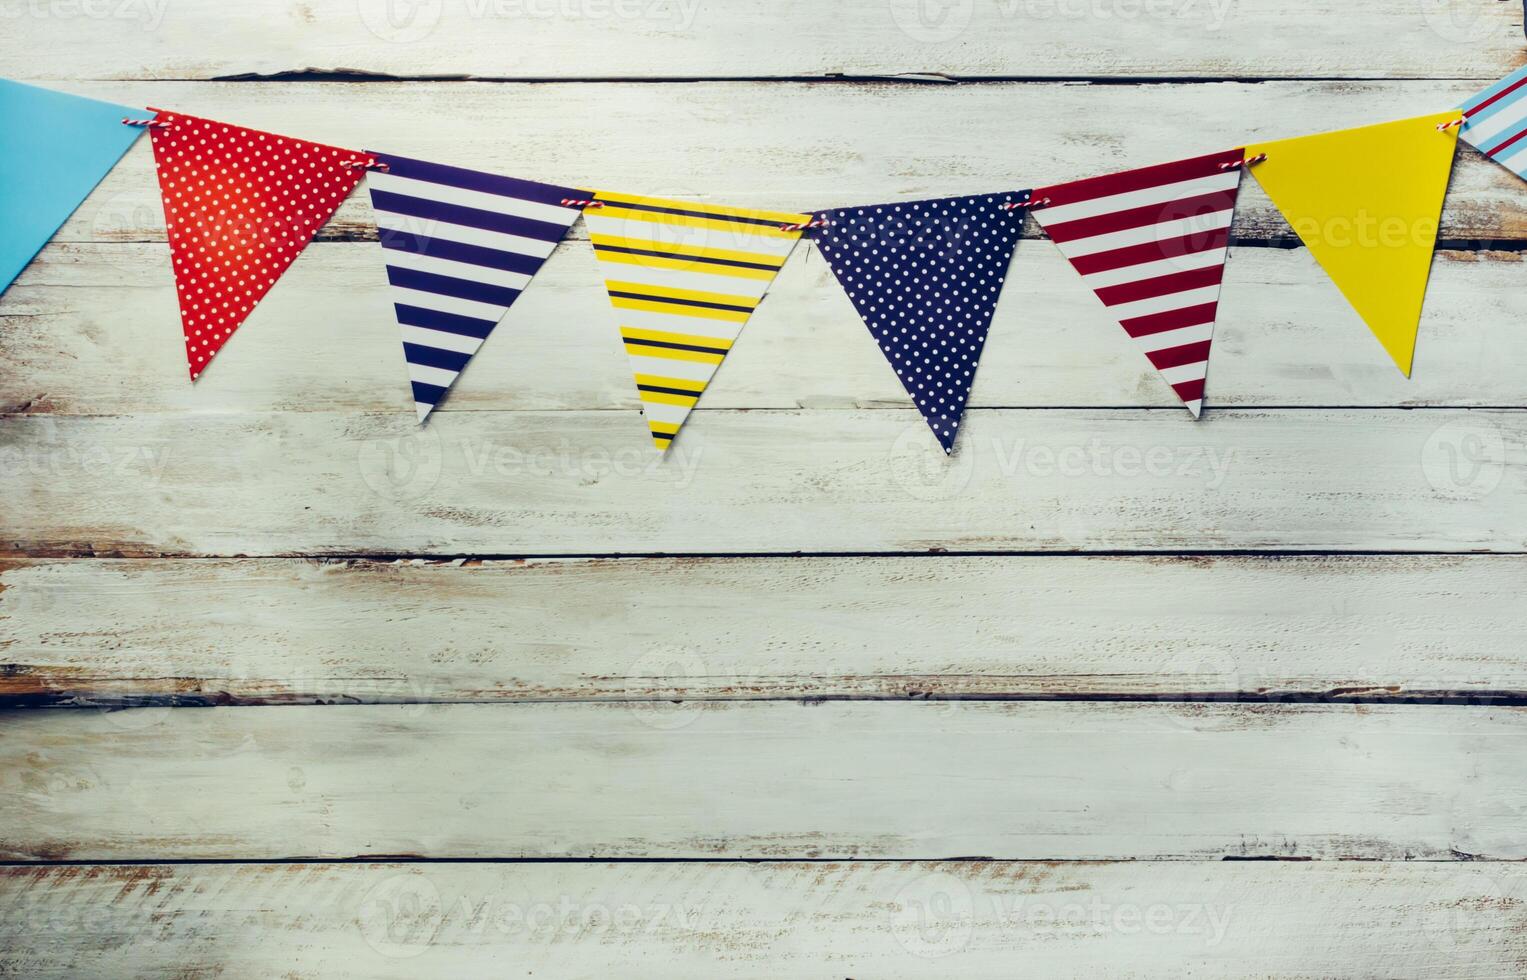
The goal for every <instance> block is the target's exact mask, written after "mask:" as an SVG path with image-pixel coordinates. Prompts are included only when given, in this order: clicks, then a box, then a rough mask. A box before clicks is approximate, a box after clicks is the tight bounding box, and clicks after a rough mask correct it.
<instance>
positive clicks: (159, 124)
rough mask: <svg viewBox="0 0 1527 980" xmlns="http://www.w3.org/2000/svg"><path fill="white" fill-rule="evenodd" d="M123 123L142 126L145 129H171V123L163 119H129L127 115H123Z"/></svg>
mask: <svg viewBox="0 0 1527 980" xmlns="http://www.w3.org/2000/svg"><path fill="white" fill-rule="evenodd" d="M122 125H124V126H142V127H143V128H144V129H169V128H170V124H169V123H167V122H165V121H163V120H162V119H129V118H127V117H126V116H123V117H122Z"/></svg>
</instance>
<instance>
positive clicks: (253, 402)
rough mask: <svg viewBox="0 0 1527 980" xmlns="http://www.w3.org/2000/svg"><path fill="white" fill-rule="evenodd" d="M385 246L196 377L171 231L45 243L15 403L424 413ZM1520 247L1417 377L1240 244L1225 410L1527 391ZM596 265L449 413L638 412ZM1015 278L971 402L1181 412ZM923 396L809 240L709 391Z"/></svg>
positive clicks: (1037, 283) (289, 292)
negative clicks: (123, 240)
mask: <svg viewBox="0 0 1527 980" xmlns="http://www.w3.org/2000/svg"><path fill="white" fill-rule="evenodd" d="M379 251H380V250H379V249H378V247H377V246H376V245H374V244H371V243H367V242H354V243H342V244H341V243H334V244H327V245H323V246H315V247H313V248H310V249H308V251H307V253H306V254H305V255H303V256H302V258H301V259H299V260H298V262H297V263H296V264H295V265H294V266H293V267H292V269H291V270H290V271H289V272H288V273H287V274H286V276H285V277H284V278H283V279H282V282H281V285H280V287H279V288H277V289H275V290H273V291H272V292H271V294H270V295H269V297H268V298H267V299H266V300H265V301H264V302H262V303H261V305H260V306H259V307H258V308H257V309H256V311H255V313H254V314H253V315H252V316H251V317H250V318H249V320H248V322H247V323H246V324H245V326H244V327H243V329H241V330H240V331H239V332H238V333H237V334H236V335H235V336H234V337H233V339H232V340H231V341H230V342H229V344H228V349H227V350H225V351H224V352H223V354H222V355H220V357H219V360H218V361H217V362H216V364H215V365H214V366H213V368H212V369H211V370H210V371H208V372H207V374H206V375H205V376H204V377H203V378H202V379H201V380H200V381H199V382H197V384H195V385H192V384H190V383H189V382H188V381H187V380H186V374H185V355H184V346H183V341H182V337H181V329H180V326H179V322H178V313H177V307H176V301H175V291H174V284H173V281H172V278H171V276H170V271H169V268H168V265H169V257H168V255H167V254H166V253H165V250H164V247H163V246H162V245H145V244H129V245H100V244H95V245H62V246H54V247H50V248H48V249H47V250H45V251H44V253H43V255H42V257H41V258H40V259H39V260H38V261H37V262H35V263H33V265H32V267H31V268H30V269H29V270H28V271H27V273H26V274H25V275H24V276H23V277H22V279H21V280H20V281H19V282H18V284H17V285H15V286H12V287H11V289H10V290H9V291H8V292H7V293H6V294H5V298H4V299H3V300H0V407H4V408H6V409H9V410H10V411H13V412H27V413H49V414H84V415H118V414H130V413H142V412H173V413H181V412H187V411H197V410H216V411H232V410H240V411H254V412H264V411H291V412H309V411H325V412H398V411H407V410H409V408H410V407H411V401H410V398H411V395H410V393H409V388H408V384H407V375H406V371H405V366H404V364H403V354H402V346H401V344H400V343H399V342H398V330H397V327H396V325H395V323H394V318H393V313H392V307H391V299H390V297H389V296H388V295H387V292H386V290H387V288H388V287H387V285H386V281H385V279H384V278H383V269H382V262H381V259H380V257H379V255H378V254H377V253H378V252H379ZM1522 254H1523V253H1520V252H1510V253H1502V252H1486V253H1480V252H1443V253H1440V255H1439V257H1438V259H1437V262H1436V268H1435V269H1434V271H1433V274H1432V281H1431V287H1430V291H1429V294H1428V302H1427V311H1426V316H1425V317H1424V319H1423V320H1422V324H1421V340H1420V353H1419V355H1418V358H1417V366H1416V370H1415V374H1414V377H1413V378H1411V379H1407V378H1405V377H1404V376H1403V375H1401V374H1400V372H1399V371H1397V370H1395V368H1394V366H1393V364H1392V363H1391V361H1390V360H1389V357H1388V355H1387V354H1386V353H1384V351H1383V348H1382V347H1380V346H1379V343H1378V341H1377V340H1376V339H1375V338H1374V337H1373V334H1372V332H1371V331H1370V330H1369V329H1368V327H1367V326H1366V325H1365V324H1364V323H1363V322H1362V321H1361V320H1360V319H1359V318H1358V316H1357V314H1356V313H1354V312H1353V311H1352V309H1351V307H1350V306H1348V304H1347V302H1346V301H1345V300H1344V299H1343V298H1342V296H1341V294H1340V293H1339V292H1338V291H1337V290H1336V288H1335V286H1333V285H1332V284H1331V282H1330V280H1329V279H1327V278H1326V276H1325V274H1324V273H1323V272H1321V271H1320V269H1319V268H1318V267H1317V266H1316V264H1315V263H1314V261H1313V260H1312V259H1311V258H1310V256H1309V254H1308V253H1307V252H1305V251H1304V250H1302V249H1297V250H1283V249H1267V248H1243V249H1239V250H1237V251H1236V252H1235V254H1234V256H1233V257H1232V259H1231V261H1230V263H1229V265H1228V267H1227V270H1226V282H1225V289H1224V294H1223V300H1222V302H1221V304H1220V319H1219V324H1218V326H1217V328H1216V330H1215V347H1214V363H1213V370H1212V371H1211V372H1210V378H1209V411H1210V412H1213V411H1215V410H1216V408H1229V407H1233V406H1245V407H1255V406H1258V405H1265V406H1321V407H1326V406H1337V405H1354V406H1440V405H1449V406H1467V405H1477V406H1499V405H1522V404H1527V330H1522V329H1521V328H1520V324H1521V323H1522V321H1523V319H1524V317H1527V298H1524V296H1523V292H1522V289H1521V279H1522V264H1521V262H1520V261H1519V260H1520V258H1521V255H1522ZM595 263H596V260H595V259H594V257H593V254H592V250H591V249H590V248H589V246H588V244H587V243H586V242H573V243H568V244H567V245H566V246H564V247H563V248H562V249H561V250H560V252H559V253H558V254H557V256H556V257H555V258H554V259H553V260H552V261H551V262H549V263H548V264H547V266H546V267H545V269H544V270H543V271H542V272H541V273H540V275H539V276H537V278H536V281H535V284H534V286H533V287H532V288H531V289H530V290H528V291H527V292H526V293H525V295H524V296H523V298H521V299H520V300H519V301H518V302H517V303H516V304H515V306H514V307H513V308H512V309H511V310H510V312H509V314H508V316H507V317H506V318H505V320H504V322H503V324H502V325H501V326H500V327H499V328H498V330H497V331H496V332H495V334H494V336H493V337H492V338H491V339H490V341H489V343H488V345H487V346H486V348H485V349H484V350H483V351H482V352H481V354H480V355H479V356H478V357H476V358H474V359H473V362H472V363H471V364H470V365H469V366H468V369H467V371H466V373H465V374H464V375H463V377H462V378H461V380H460V381H459V382H458V383H457V385H456V386H455V387H454V388H453V389H452V391H451V395H450V397H449V398H447V399H446V401H445V402H444V403H443V404H442V406H441V408H440V409H439V411H441V412H463V411H483V410H495V411H497V410H543V411H544V410H587V409H595V410H617V411H626V412H634V411H635V410H636V409H637V407H638V402H637V400H636V389H635V386H634V384H633V383H632V381H631V372H630V368H629V364H628V362H627V359H626V356H625V353H624V351H623V350H622V349H621V347H620V343H619V338H618V335H617V333H616V330H615V326H614V324H615V320H614V319H613V317H612V314H611V310H610V306H609V300H608V299H607V298H606V296H605V290H604V288H603V285H602V280H601V279H600V277H599V273H598V270H597V269H596V268H595ZM1007 290H1008V291H1007V293H1006V295H1005V297H1004V299H1003V300H1002V302H1001V303H999V304H998V307H997V313H996V318H995V320H994V321H993V325H992V333H991V340H990V343H989V344H988V345H987V347H986V349H985V351H984V352H983V355H982V359H981V368H980V371H979V373H978V374H977V377H976V384H975V388H974V390H973V391H972V394H971V402H970V404H971V406H972V407H975V408H993V407H1068V406H1078V405H1085V406H1093V407H1111V408H1118V407H1154V408H1176V407H1177V406H1178V405H1180V403H1179V402H1178V401H1177V398H1176V396H1175V395H1173V394H1172V391H1171V389H1170V388H1169V387H1167V385H1166V383H1165V382H1163V381H1162V380H1161V378H1160V375H1159V374H1158V373H1157V372H1156V370H1155V368H1153V367H1152V366H1151V364H1150V362H1149V361H1147V360H1146V359H1145V358H1144V357H1142V356H1141V355H1140V352H1139V351H1138V350H1137V349H1136V348H1135V346H1134V345H1133V344H1132V343H1131V342H1130V341H1129V338H1128V337H1126V336H1125V334H1124V332H1123V331H1122V330H1120V329H1119V326H1118V324H1117V322H1115V321H1112V320H1110V319H1109V318H1108V314H1107V312H1106V311H1105V309H1104V307H1103V305H1102V304H1101V303H1099V302H1098V301H1097V299H1096V298H1095V297H1094V296H1093V295H1092V293H1091V292H1090V291H1089V290H1087V289H1086V288H1085V287H1084V286H1083V285H1082V284H1081V282H1080V280H1079V278H1078V277H1077V276H1076V274H1075V273H1074V272H1073V271H1072V270H1071V268H1070V267H1069V265H1068V264H1067V263H1066V261H1065V259H1064V258H1063V257H1061V256H1060V255H1059V254H1058V252H1057V251H1056V250H1055V249H1054V248H1053V247H1052V246H1051V245H1050V244H1049V243H1048V242H1025V243H1023V244H1021V245H1020V246H1019V248H1018V254H1017V259H1016V261H1015V262H1014V265H1013V267H1012V271H1011V274H1010V275H1009V279H1008V286H1007ZM299 351H300V355H297V354H294V352H299ZM910 404H911V402H910V399H909V398H908V397H907V395H906V392H905V389H904V388H903V387H902V385H901V382H900V381H899V380H898V379H897V377H896V375H895V373H894V372H892V371H891V369H890V366H889V364H888V363H887V362H886V360H885V358H884V357H883V356H882V355H881V353H880V351H879V350H878V348H876V346H875V344H874V342H873V340H872V339H871V337H870V336H869V334H868V332H867V331H866V330H865V329H864V327H863V325H862V323H861V322H860V320H859V318H858V315H857V314H856V313H855V312H854V310H853V307H852V306H851V305H850V304H849V301H848V298H847V296H846V295H845V294H844V293H843V290H842V289H841V288H840V287H839V286H838V283H837V281H836V280H835V279H834V278H833V276H832V274H831V272H830V271H829V270H828V268H827V265H826V263H825V262H824V261H823V260H822V257H821V255H820V254H817V253H815V251H813V252H812V253H810V254H806V253H804V252H800V253H797V254H796V256H795V257H794V258H793V260H792V261H791V262H790V263H789V264H788V265H787V266H786V268H785V270H784V271H783V272H782V273H781V274H780V276H779V277H778V279H777V280H776V282H775V284H774V287H773V289H772V290H771V291H770V293H769V295H768V298H767V299H766V300H765V302H764V303H763V305H762V306H761V307H760V308H759V310H758V312H757V313H756V314H755V316H754V317H753V319H752V322H751V323H749V325H748V328H747V330H746V332H745V334H744V336H743V340H742V341H741V342H740V343H739V344H738V346H737V349H736V350H735V352H734V353H733V354H732V355H731V356H729V357H728V358H727V360H726V363H725V364H724V365H723V366H722V370H721V373H720V375H719V377H718V379H717V381H716V383H715V384H713V385H712V386H711V387H710V389H709V390H707V391H706V393H705V399H704V401H703V402H702V407H704V408H707V409H720V408H774V409H781V408H784V409H793V408H809V409H841V408H869V409H878V408H906V407H908V406H910ZM1178 411H1180V409H1178ZM1185 420H1186V417H1185Z"/></svg>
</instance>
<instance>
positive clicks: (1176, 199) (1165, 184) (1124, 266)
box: [1033, 149, 1245, 417]
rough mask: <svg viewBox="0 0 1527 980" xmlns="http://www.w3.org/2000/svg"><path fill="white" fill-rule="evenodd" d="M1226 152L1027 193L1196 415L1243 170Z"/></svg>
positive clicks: (1238, 153)
mask: <svg viewBox="0 0 1527 980" xmlns="http://www.w3.org/2000/svg"><path fill="white" fill-rule="evenodd" d="M1244 154H1245V151H1244V150H1240V149H1237V150H1227V151H1225V152H1223V153H1214V154H1210V155H1207V156H1201V157H1194V158H1192V159H1188V160H1178V161H1175V162H1172V163H1165V164H1159V165H1157V166H1152V167H1142V168H1140V169H1137V170H1128V171H1125V172H1123V173H1117V174H1108V175H1106V176H1102V177H1092V178H1088V179H1086V180H1078V181H1072V182H1070V183H1067V184H1058V185H1055V186H1053V187H1044V188H1039V189H1037V190H1035V191H1034V195H1033V196H1034V199H1035V200H1044V199H1046V198H1048V203H1047V204H1045V206H1043V207H1040V208H1037V209H1036V210H1035V211H1034V212H1033V214H1034V218H1035V220H1037V221H1038V222H1039V224H1040V226H1041V227H1042V228H1044V230H1045V232H1046V233H1047V234H1048V235H1049V236H1050V238H1051V240H1053V241H1054V242H1055V245H1056V247H1057V248H1059V249H1060V250H1061V254H1063V255H1065V256H1066V258H1067V259H1069V260H1070V261H1071V264H1072V266H1073V267H1075V269H1076V271H1077V272H1078V273H1080V274H1081V276H1082V281H1083V282H1085V283H1087V285H1089V286H1091V287H1092V289H1093V291H1094V292H1095V293H1096V294H1097V297H1098V299H1100V300H1102V301H1103V305H1105V306H1106V307H1108V310H1109V312H1110V313H1112V314H1113V315H1114V317H1115V318H1117V319H1118V321H1119V325H1120V326H1122V327H1123V328H1124V332H1125V333H1127V334H1128V335H1129V336H1130V337H1131V338H1132V339H1133V340H1134V341H1135V343H1136V345H1138V346H1139V348H1140V349H1141V351H1142V352H1143V353H1144V354H1145V356H1146V358H1147V359H1148V360H1149V361H1150V362H1151V364H1152V365H1154V366H1155V368H1156V369H1157V371H1159V372H1160V373H1161V375H1162V377H1163V378H1165V379H1166V381H1167V383H1168V384H1169V385H1171V386H1172V390H1173V391H1175V392H1176V393H1177V397H1178V398H1181V399H1182V402H1183V404H1184V405H1185V406H1187V409H1188V411H1190V412H1192V413H1193V415H1194V417H1197V416H1198V415H1199V413H1200V412H1201V411H1202V409H1203V397H1204V382H1205V379H1206V377H1207V376H1208V372H1209V349H1210V345H1211V343H1212V342H1213V339H1214V318H1215V313H1216V310H1217V308H1218V305H1219V290H1220V282H1221V280H1222V279H1223V277H1224V272H1225V259H1226V257H1227V255H1228V243H1229V239H1230V224H1231V221H1232V219H1233V218H1234V216H1235V201H1236V195H1237V193H1238V192H1239V190H1240V180H1241V171H1242V169H1243V168H1241V167H1236V166H1227V165H1228V164H1232V163H1234V162H1235V161H1238V160H1240V159H1241V158H1242V157H1243V156H1244Z"/></svg>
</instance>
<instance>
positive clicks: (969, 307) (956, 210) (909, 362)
mask: <svg viewBox="0 0 1527 980" xmlns="http://www.w3.org/2000/svg"><path fill="white" fill-rule="evenodd" d="M1028 193H1029V192H1028V191H1016V192H1014V193H1011V194H979V195H976V196H974V197H946V198H940V199H937V200H931V201H909V202H907V203H904V204H878V205H873V206H869V207H855V208H837V209H834V210H830V211H819V212H817V214H816V215H815V216H814V217H813V218H812V224H813V225H818V224H819V223H820V227H817V228H816V229H815V230H814V232H813V237H815V238H816V240H817V243H818V244H819V245H820V246H821V248H822V255H823V257H824V258H826V260H827V265H828V267H829V268H831V269H832V272H833V275H835V276H837V278H838V282H839V284H840V285H842V287H843V291H844V292H846V293H847V294H848V298H849V300H850V301H851V302H852V303H853V304H854V309H855V310H857V311H858V312H859V317H860V319H862V320H863V321H864V325H865V326H866V327H868V328H869V331H870V334H871V336H873V337H874V338H875V342H876V343H877V344H879V345H880V350H881V352H882V353H884V354H885V356H886V359H887V360H888V361H890V362H891V367H892V368H893V369H895V371H896V376H897V377H898V378H900V379H901V383H902V387H904V388H906V390H907V394H909V395H911V396H912V401H913V403H914V404H915V405H916V406H917V410H918V411H919V412H921V413H922V416H923V420H924V421H926V422H927V423H928V428H930V429H932V430H933V435H934V437H935V438H937V439H938V442H939V445H941V446H943V447H944V452H946V453H949V452H953V450H954V441H955V436H957V435H958V434H959V427H960V417H961V416H962V415H963V414H964V412H965V402H966V400H967V399H968V398H969V397H970V386H971V384H972V383H973V382H974V381H975V379H976V366H977V364H978V362H979V361H980V360H981V348H982V347H983V346H985V344H986V332H987V330H988V329H989V328H990V327H991V318H992V311H994V310H995V309H996V308H997V297H998V296H999V295H1000V294H1001V292H1002V282H1003V280H1004V279H1005V278H1006V277H1007V267H1008V264H1009V263H1010V262H1011V261H1012V258H1013V247H1014V246H1015V245H1017V244H1018V236H1019V233H1020V232H1022V231H1023V213H1024V208H1023V204H1024V202H1026V201H1027V200H1028ZM1003 205H1008V207H1006V208H1005V207H1004V206H1003Z"/></svg>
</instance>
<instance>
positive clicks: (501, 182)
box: [366, 153, 587, 422]
mask: <svg viewBox="0 0 1527 980" xmlns="http://www.w3.org/2000/svg"><path fill="white" fill-rule="evenodd" d="M372 156H373V158H374V159H375V160H376V164H377V165H376V166H375V167H373V168H372V169H371V170H370V172H369V174H368V176H367V178H366V185H367V187H368V188H369V190H370V191H371V204H372V207H373V208H374V209H375V211H376V224H377V232H378V237H379V238H380V239H381V242H382V248H383V249H384V250H385V251H384V252H383V256H384V261H385V262H386V263H387V281H388V283H390V284H391V286H392V299H393V309H394V310H395V311H396V312H397V316H398V325H399V326H400V327H401V328H402V331H403V358H404V360H405V361H406V362H407V363H408V380H409V382H410V384H412V385H413V393H414V408H415V410H416V411H417V412H418V415H419V421H420V422H423V421H424V420H425V418H426V417H427V416H428V415H429V413H430V411H431V410H433V409H434V407H435V405H436V404H438V403H439V401H440V399H442V398H444V397H445V393H446V392H447V391H448V390H450V387H451V385H452V384H454V383H455V381H456V378H457V376H459V375H460V374H461V372H462V370H463V369H464V368H465V367H466V366H467V362H468V361H470V360H471V359H472V355H474V354H476V353H477V351H478V348H480V347H482V344H483V341H484V340H486V339H487V337H488V334H490V333H492V332H493V328H494V327H495V326H497V324H498V321H499V320H501V319H503V316H504V314H505V313H507V312H508V311H509V307H510V306H511V305H513V303H514V301H515V300H516V299H518V298H519V295H520V293H521V292H522V291H523V290H524V289H525V287H526V286H528V285H529V284H530V280H531V279H532V278H533V277H534V276H535V274H536V272H537V271H539V270H540V268H541V263H543V262H545V261H546V258H547V256H549V255H551V253H552V249H554V248H556V247H557V243H558V242H560V241H561V240H562V238H563V236H564V235H566V234H567V229H568V228H569V227H571V226H572V223H573V222H574V221H576V220H578V215H579V214H580V213H581V212H580V211H579V210H578V209H577V208H573V207H566V206H564V205H562V203H561V202H562V201H564V200H567V199H569V198H580V197H586V196H587V192H586V191H578V190H574V189H573V188H570V187H556V186H553V185H551V184H541V183H537V182H536V181H533V180H519V179H516V178H514V177H501V176H498V175H496V174H486V173H479V172H478V171H476V170H463V169H462V168H460V167H447V166H443V165H441V164H438V163H425V162H423V161H420V160H410V159H408V158H406V157H399V156H392V155H391V154H383V153H375V154H372ZM384 168H385V169H384Z"/></svg>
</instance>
